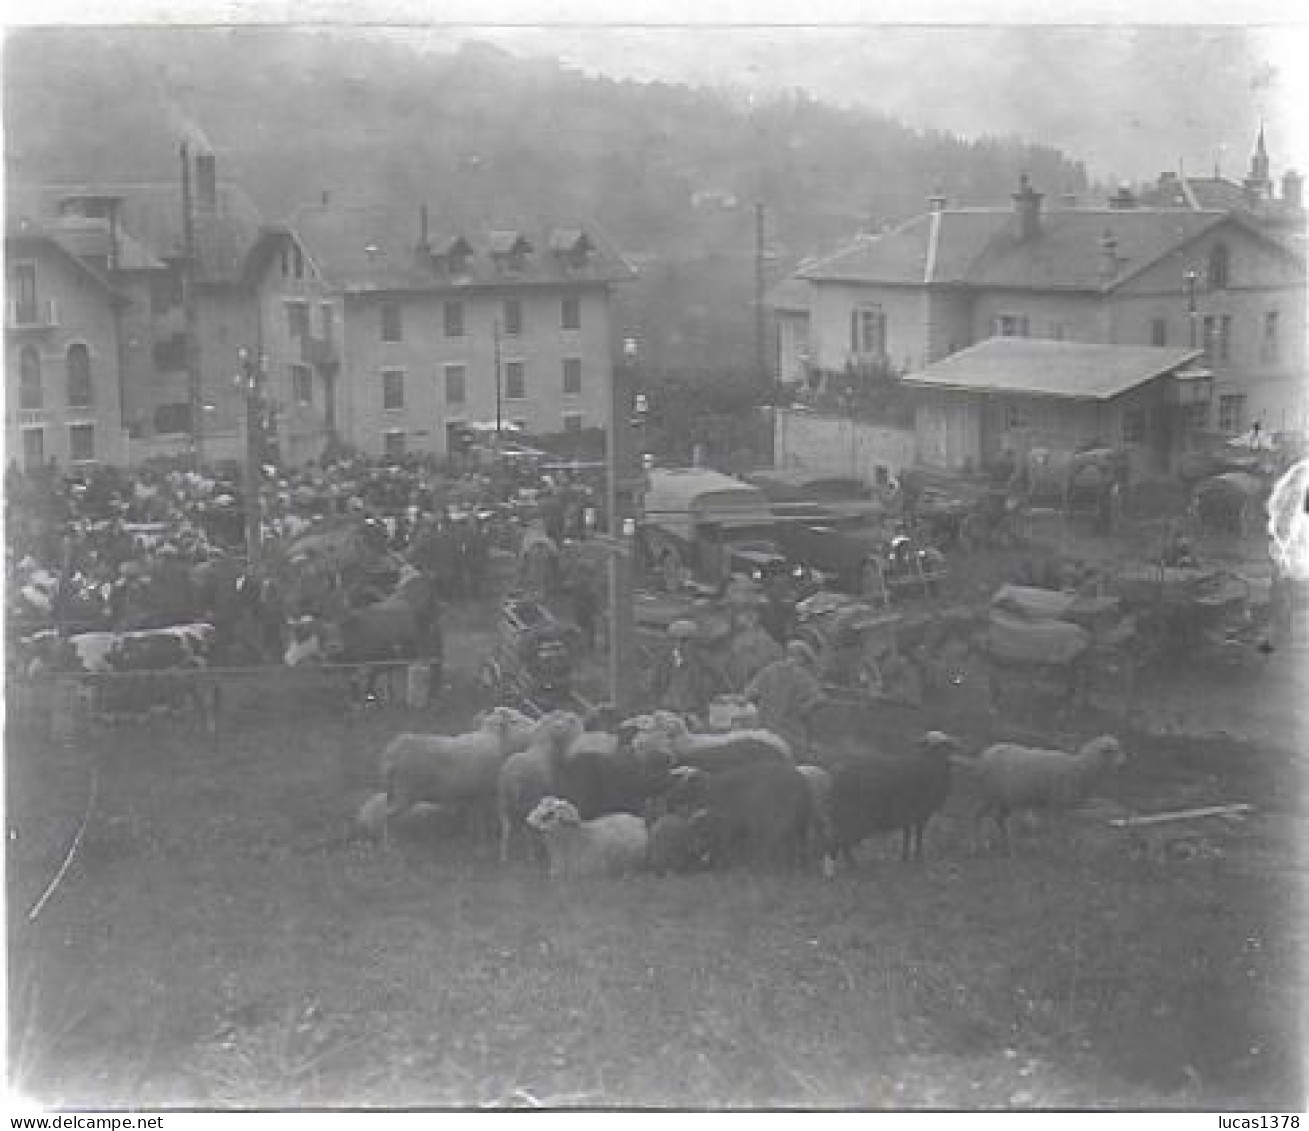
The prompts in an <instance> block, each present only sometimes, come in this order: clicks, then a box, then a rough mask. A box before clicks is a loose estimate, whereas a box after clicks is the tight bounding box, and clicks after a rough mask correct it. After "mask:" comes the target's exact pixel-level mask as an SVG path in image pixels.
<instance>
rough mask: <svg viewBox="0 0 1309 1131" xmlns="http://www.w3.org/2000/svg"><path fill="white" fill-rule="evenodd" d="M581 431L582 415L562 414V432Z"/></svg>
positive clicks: (577, 413) (575, 413) (578, 413)
mask: <svg viewBox="0 0 1309 1131" xmlns="http://www.w3.org/2000/svg"><path fill="white" fill-rule="evenodd" d="M581 430H582V414H581V413H580V412H566V413H564V431H565V432H580V431H581Z"/></svg>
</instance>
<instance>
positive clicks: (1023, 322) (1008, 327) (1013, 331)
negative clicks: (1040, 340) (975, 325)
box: [991, 314, 1028, 338]
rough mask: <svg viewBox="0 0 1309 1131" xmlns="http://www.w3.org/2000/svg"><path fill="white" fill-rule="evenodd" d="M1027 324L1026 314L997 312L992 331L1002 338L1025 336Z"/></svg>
mask: <svg viewBox="0 0 1309 1131" xmlns="http://www.w3.org/2000/svg"><path fill="white" fill-rule="evenodd" d="M1027 325H1028V324H1027V315H1026V314H997V315H996V317H995V321H994V322H993V323H992V326H991V332H992V334H993V335H994V336H996V337H1000V338H1025V337H1027Z"/></svg>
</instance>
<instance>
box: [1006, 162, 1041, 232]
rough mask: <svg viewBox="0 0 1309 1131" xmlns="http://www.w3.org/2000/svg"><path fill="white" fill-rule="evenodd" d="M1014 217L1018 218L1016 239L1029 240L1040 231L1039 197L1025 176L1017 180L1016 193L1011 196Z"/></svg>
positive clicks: (1039, 194)
mask: <svg viewBox="0 0 1309 1131" xmlns="http://www.w3.org/2000/svg"><path fill="white" fill-rule="evenodd" d="M1012 196H1013V201H1014V215H1015V216H1017V217H1018V238H1019V239H1020V240H1024V241H1026V240H1030V239H1033V238H1034V237H1036V236H1037V235H1038V234H1039V233H1040V231H1041V196H1042V194H1041V193H1039V192H1035V191H1034V190H1033V189H1032V185H1031V182H1030V181H1029V180H1028V177H1027V174H1026V173H1024V174H1023V175H1022V176H1021V177H1019V178H1018V191H1017V192H1016V193H1013V194H1012Z"/></svg>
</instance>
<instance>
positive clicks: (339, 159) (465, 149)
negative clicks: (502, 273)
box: [4, 28, 1086, 369]
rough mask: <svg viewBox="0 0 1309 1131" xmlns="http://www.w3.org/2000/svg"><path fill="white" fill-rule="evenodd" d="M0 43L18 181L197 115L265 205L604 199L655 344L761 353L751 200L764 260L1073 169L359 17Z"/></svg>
mask: <svg viewBox="0 0 1309 1131" xmlns="http://www.w3.org/2000/svg"><path fill="white" fill-rule="evenodd" d="M4 63H5V67H4V85H5V128H6V144H7V152H6V159H7V172H8V176H9V177H10V178H11V179H12V180H14V181H16V182H27V181H34V180H35V181H52V180H56V181H64V180H67V181H80V180H92V179H101V178H103V179H113V180H134V179H159V178H166V177H172V176H174V175H175V173H176V146H177V142H178V141H179V140H180V139H181V138H182V137H183V136H184V135H190V136H192V137H193V139H197V138H199V137H202V138H203V139H204V140H205V141H206V142H207V144H208V145H210V146H211V147H212V148H213V150H214V151H215V152H216V154H217V155H218V159H219V166H220V173H221V175H222V176H224V177H227V178H232V179H236V180H239V181H240V182H241V183H242V184H243V185H244V186H245V188H246V190H247V191H248V192H249V193H250V195H251V196H252V197H253V198H254V199H255V201H256V202H257V203H258V204H259V206H260V207H261V208H262V209H263V210H264V212H265V214H266V215H267V216H268V217H269V218H270V219H275V218H279V217H281V216H284V215H285V214H287V213H288V212H289V211H290V210H291V209H292V208H294V207H295V205H297V204H298V203H300V202H302V201H306V200H310V199H317V198H318V197H319V196H320V195H321V193H322V192H324V191H328V192H331V193H332V194H333V196H334V197H336V198H338V199H348V200H360V199H367V200H370V201H373V202H376V203H379V204H383V205H385V206H387V207H391V208H394V209H397V210H400V211H410V212H412V213H413V214H414V216H415V230H416V226H417V211H418V206H419V204H420V203H421V202H426V203H427V204H428V205H429V207H430V208H431V210H432V214H433V217H434V226H436V227H438V228H441V229H446V230H458V229H459V228H462V227H465V226H469V227H471V226H475V225H479V224H480V225H488V224H492V223H494V224H497V225H509V224H513V223H522V224H528V223H531V222H533V221H536V220H542V221H545V220H550V221H554V220H559V219H565V218H573V217H576V218H578V219H581V220H583V221H584V222H586V221H589V222H592V223H597V224H598V225H600V227H601V228H603V230H604V231H606V232H607V233H608V234H609V236H610V237H611V239H613V240H614V242H615V243H616V244H617V245H618V246H619V247H620V248H621V249H623V250H624V252H626V253H629V254H630V255H631V256H632V257H633V259H634V261H635V262H636V263H637V264H638V265H639V266H640V267H641V269H642V276H643V277H642V279H641V281H639V282H638V283H636V284H633V285H632V286H630V287H628V288H627V296H626V298H625V299H624V302H623V306H624V311H623V318H624V321H625V322H626V323H628V324H629V325H630V327H631V328H633V329H637V330H639V331H640V332H641V334H642V336H643V338H644V339H645V342H646V346H647V350H648V351H649V352H648V360H649V361H650V363H652V364H655V365H659V366H664V367H669V368H686V369H697V368H719V369H721V368H729V367H734V366H743V365H748V364H749V363H750V361H751V358H752V357H753V347H752V345H751V342H752V337H751V335H752V332H753V330H752V328H753V319H752V313H751V303H752V300H753V294H754V272H753V258H752V257H753V251H754V216H753V205H754V202H755V201H762V202H763V204H764V206H765V209H766V217H767V229H768V233H767V234H768V244H769V251H770V258H769V261H768V274H769V278H770V280H771V279H775V278H780V277H782V276H783V275H784V274H785V273H786V272H787V271H788V269H789V268H790V267H791V266H792V265H793V264H794V263H795V262H796V261H797V260H798V259H799V258H800V257H803V256H805V255H811V254H814V253H817V252H820V251H822V250H824V249H827V248H830V247H831V246H833V245H834V244H836V243H838V242H839V241H840V240H842V239H844V238H847V237H849V236H850V235H852V234H853V233H854V232H856V231H857V230H859V229H860V228H864V227H867V226H868V225H870V224H871V225H880V224H884V223H887V222H891V221H894V220H896V219H900V218H903V217H906V216H909V215H912V214H914V213H915V212H918V211H921V210H922V208H923V206H924V200H925V198H926V196H927V195H929V194H930V193H931V192H933V191H934V190H941V191H944V192H945V193H946V194H947V195H948V196H949V197H950V198H951V199H952V200H956V201H966V202H968V203H972V204H980V203H992V202H1004V201H1007V199H1008V194H1009V193H1010V192H1011V191H1012V190H1013V187H1014V185H1015V183H1016V181H1017V177H1018V173H1019V171H1021V170H1026V171H1028V172H1030V173H1031V175H1032V178H1033V181H1034V182H1035V183H1036V184H1037V185H1038V186H1040V187H1042V188H1044V189H1045V190H1046V191H1047V192H1050V193H1057V192H1061V191H1069V190H1081V189H1084V188H1085V187H1086V171H1085V169H1084V167H1083V166H1082V165H1081V164H1079V163H1076V162H1072V161H1070V160H1068V159H1066V158H1065V157H1064V156H1063V155H1062V154H1060V153H1059V152H1057V151H1055V150H1053V149H1049V148H1044V147H1038V146H1030V145H1025V144H1023V143H1021V142H1019V141H1017V140H985V141H966V140H961V139H959V138H956V137H954V136H952V135H949V134H945V133H927V134H925V133H922V132H920V131H914V130H910V129H908V128H906V127H904V126H902V125H900V124H899V123H897V122H896V121H894V120H892V119H890V118H889V117H884V116H879V115H876V114H871V113H868V112H866V111H855V110H849V109H842V108H837V107H832V106H828V105H825V104H822V103H819V102H816V101H814V100H812V99H810V98H808V97H807V96H805V95H804V94H803V93H800V92H793V93H791V94H788V95H786V96H780V97H778V98H776V99H773V100H771V101H768V102H755V103H753V104H750V103H747V102H746V101H744V100H742V99H734V98H733V97H731V96H729V95H727V94H724V93H720V92H716V91H711V90H707V89H700V88H695V89H693V88H689V87H683V86H675V85H669V84H661V83H654V84H643V83H636V82H630V81H616V80H613V79H608V78H602V77H593V76H587V75H583V74H581V73H579V72H577V71H574V70H570V69H567V68H565V67H563V66H561V65H560V64H558V63H556V62H554V61H542V60H522V59H518V58H515V57H513V56H511V55H508V54H506V53H505V52H503V51H501V50H499V49H498V48H494V47H489V46H485V45H466V46H464V47H462V48H461V49H459V50H458V51H452V52H449V53H439V52H433V51H426V52H419V51H417V50H416V49H414V48H412V47H411V46H409V45H407V44H405V43H403V42H401V41H399V40H398V39H397V38H394V37H391V38H388V37H383V36H369V35H365V34H364V33H362V32H359V31H354V32H351V33H349V34H348V35H346V34H343V33H342V32H340V31H323V30H317V31H315V30H304V31H301V30H293V29H269V28H263V29H234V30H202V31H196V30H164V29H149V30H113V31H85V30H74V29H65V30H31V31H21V32H17V33H13V34H11V36H10V37H9V38H8V40H7V42H6V49H5V60H4Z"/></svg>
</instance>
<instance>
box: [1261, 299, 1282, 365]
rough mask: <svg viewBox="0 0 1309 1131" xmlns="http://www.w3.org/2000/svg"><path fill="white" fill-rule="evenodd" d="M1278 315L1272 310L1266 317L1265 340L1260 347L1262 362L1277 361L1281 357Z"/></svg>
mask: <svg viewBox="0 0 1309 1131" xmlns="http://www.w3.org/2000/svg"><path fill="white" fill-rule="evenodd" d="M1278 321H1279V319H1278V314H1277V311H1275V310H1270V311H1269V312H1268V313H1267V314H1265V315H1264V338H1263V342H1262V343H1261V345H1260V347H1259V360H1260V361H1276V360H1278V357H1279V356H1280V355H1281V352H1282V348H1281V342H1280V340H1279V337H1278V329H1279V326H1278Z"/></svg>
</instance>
